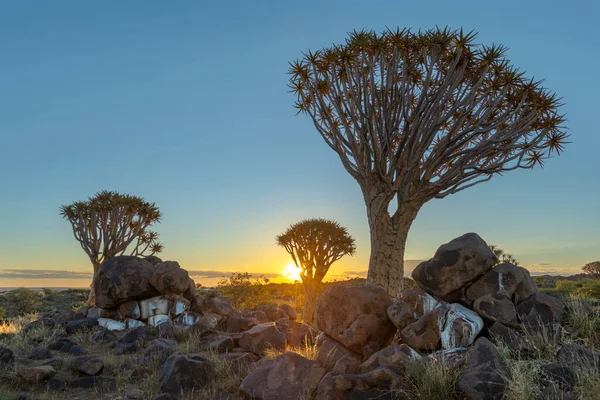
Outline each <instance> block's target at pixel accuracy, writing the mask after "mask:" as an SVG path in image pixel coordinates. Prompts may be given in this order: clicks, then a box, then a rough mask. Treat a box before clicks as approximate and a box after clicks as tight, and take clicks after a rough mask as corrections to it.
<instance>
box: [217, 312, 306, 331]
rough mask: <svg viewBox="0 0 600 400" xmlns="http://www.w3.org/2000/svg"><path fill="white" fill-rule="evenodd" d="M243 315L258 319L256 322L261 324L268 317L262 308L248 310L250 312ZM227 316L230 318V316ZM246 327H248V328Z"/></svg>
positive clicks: (267, 320)
mask: <svg viewBox="0 0 600 400" xmlns="http://www.w3.org/2000/svg"><path fill="white" fill-rule="evenodd" d="M244 316H245V317H246V318H248V319H256V320H258V324H262V323H264V322H269V317H267V314H266V313H265V312H264V311H262V310H254V311H250V312H247V313H246V314H245V315H244ZM229 318H231V316H230V317H229ZM294 319H295V318H294ZM258 324H257V325H258ZM248 329H250V328H248Z"/></svg>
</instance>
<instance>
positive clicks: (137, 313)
mask: <svg viewBox="0 0 600 400" xmlns="http://www.w3.org/2000/svg"><path fill="white" fill-rule="evenodd" d="M119 315H120V316H121V318H123V319H126V318H131V319H138V318H140V317H141V316H142V314H141V310H140V304H139V303H138V302H137V301H136V300H130V301H127V302H125V303H123V304H121V305H120V306H119Z"/></svg>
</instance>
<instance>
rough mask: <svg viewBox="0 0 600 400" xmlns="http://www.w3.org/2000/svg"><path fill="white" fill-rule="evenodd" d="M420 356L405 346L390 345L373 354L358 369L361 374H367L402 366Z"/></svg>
mask: <svg viewBox="0 0 600 400" xmlns="http://www.w3.org/2000/svg"><path fill="white" fill-rule="evenodd" d="M420 358H421V355H420V354H419V353H418V352H416V351H415V350H414V349H412V348H410V347H409V346H407V345H401V346H399V345H397V344H391V345H390V346H388V347H386V348H384V349H381V350H379V351H378V352H377V353H375V354H373V355H372V356H371V357H369V359H368V360H367V361H365V362H364V363H362V364H361V365H360V367H359V370H360V372H361V373H365V372H369V371H372V370H374V369H377V368H379V367H386V366H397V367H400V366H403V365H404V363H405V362H407V361H409V360H419V359H420Z"/></svg>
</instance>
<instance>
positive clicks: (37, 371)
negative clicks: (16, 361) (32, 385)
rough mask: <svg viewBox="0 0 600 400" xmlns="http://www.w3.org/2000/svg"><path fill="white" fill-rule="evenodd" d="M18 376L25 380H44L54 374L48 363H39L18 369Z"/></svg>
mask: <svg viewBox="0 0 600 400" xmlns="http://www.w3.org/2000/svg"><path fill="white" fill-rule="evenodd" d="M18 373H19V376H20V377H21V378H23V379H24V380H26V381H30V382H34V381H46V380H48V379H50V378H52V377H53V376H54V374H56V371H55V370H54V368H53V367H51V366H49V365H41V366H38V367H29V368H23V369H21V370H19V372H18Z"/></svg>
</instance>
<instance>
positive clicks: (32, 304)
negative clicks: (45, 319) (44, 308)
mask: <svg viewBox="0 0 600 400" xmlns="http://www.w3.org/2000/svg"><path fill="white" fill-rule="evenodd" d="M0 302H1V304H0V307H2V308H4V310H5V314H6V317H9V318H10V317H13V318H14V317H17V316H22V315H26V314H32V313H35V312H37V311H38V307H39V306H40V305H41V304H42V294H41V293H39V292H34V291H33V290H30V289H26V288H19V289H15V290H11V291H10V292H7V293H5V294H4V296H2V297H0Z"/></svg>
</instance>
